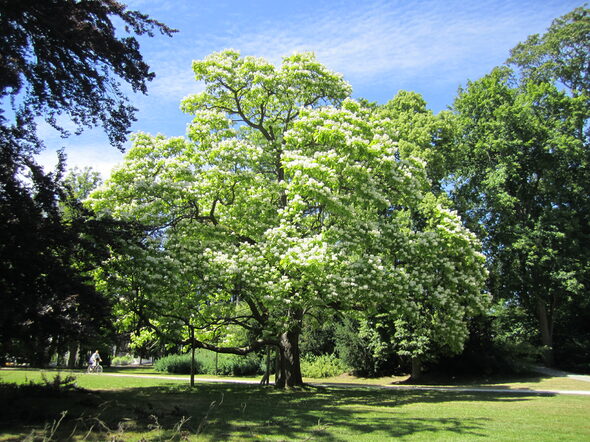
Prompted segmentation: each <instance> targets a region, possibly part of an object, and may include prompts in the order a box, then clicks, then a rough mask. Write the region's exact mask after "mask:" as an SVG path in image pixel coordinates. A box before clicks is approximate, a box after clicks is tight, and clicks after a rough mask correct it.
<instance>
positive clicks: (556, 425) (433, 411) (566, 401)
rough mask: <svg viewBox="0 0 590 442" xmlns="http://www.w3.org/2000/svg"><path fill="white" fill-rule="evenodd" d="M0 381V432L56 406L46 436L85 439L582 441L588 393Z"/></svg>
mask: <svg viewBox="0 0 590 442" xmlns="http://www.w3.org/2000/svg"><path fill="white" fill-rule="evenodd" d="M126 373H129V371H126ZM144 374H151V373H144ZM54 375H55V373H51V374H49V373H48V374H46V378H48V379H51V378H52V377H53V376H54ZM62 376H64V374H62ZM0 381H1V382H3V383H4V384H3V385H2V391H1V392H2V396H3V400H2V402H1V405H0V407H1V408H0V440H22V439H24V438H25V437H27V436H28V435H30V434H32V433H33V434H36V435H37V436H38V437H41V435H42V434H45V435H47V433H48V432H50V428H47V429H46V430H44V425H45V424H49V425H51V423H52V422H54V421H57V420H58V419H59V418H60V416H61V413H62V412H63V411H67V414H66V415H65V417H64V418H63V420H62V422H61V423H60V425H59V428H58V429H57V430H56V433H55V435H54V439H56V440H63V439H67V438H68V437H69V436H70V435H71V433H72V432H73V431H74V430H75V435H76V436H75V437H74V439H76V438H77V439H78V440H81V439H82V438H83V437H84V436H85V435H86V434H87V433H88V431H89V430H90V429H91V428H92V430H93V431H92V432H91V433H90V435H89V440H109V439H114V438H119V439H120V440H140V439H142V438H144V439H146V440H165V439H166V438H171V437H172V438H174V439H180V438H183V437H186V438H188V439H189V440H206V441H209V440H211V441H213V440H244V439H251V438H254V439H262V440H318V439H319V440H329V441H347V440H356V439H359V440H371V441H374V440H391V439H392V438H401V439H408V440H432V439H436V440H444V439H447V440H458V439H459V440H460V439H470V440H472V439H479V438H491V439H493V440H514V439H524V440H589V439H590V421H589V420H588V418H587V417H588V415H589V414H590V397H578V396H557V395H536V394H514V393H466V392H440V391H409V390H395V389H375V388H371V387H356V386H355V387H352V388H351V387H348V388H346V387H337V386H336V387H334V386H329V387H306V388H304V389H299V390H293V391H277V390H275V389H273V388H272V387H270V388H269V387H266V388H264V387H260V386H258V385H237V384H205V383H199V384H197V386H196V388H195V389H192V390H191V389H190V388H188V386H187V385H186V382H184V381H174V380H168V379H150V378H128V377H125V378H117V377H110V376H108V377H107V376H101V375H82V374H80V375H78V376H77V378H76V385H77V386H78V387H80V388H82V389H72V388H63V391H51V392H50V394H48V393H47V392H45V393H43V390H42V389H39V388H37V389H35V388H33V389H30V388H29V389H28V387H27V383H28V382H29V381H35V382H43V381H42V377H41V373H40V372H38V371H34V370H25V371H23V370H0ZM529 381H530V379H529ZM357 382H358V380H357ZM578 382H579V381H578ZM7 383H13V384H12V386H10V385H9V384H7ZM539 383H540V382H537V384H539ZM509 385H512V384H509ZM589 385H590V384H589ZM519 388H520V387H519ZM580 389H581V388H580ZM187 418H188V419H189V420H188V421H186V422H184V424H183V425H182V427H181V428H180V429H176V430H175V428H174V427H175V425H176V426H178V424H179V423H180V422H183V420H186V419H187Z"/></svg>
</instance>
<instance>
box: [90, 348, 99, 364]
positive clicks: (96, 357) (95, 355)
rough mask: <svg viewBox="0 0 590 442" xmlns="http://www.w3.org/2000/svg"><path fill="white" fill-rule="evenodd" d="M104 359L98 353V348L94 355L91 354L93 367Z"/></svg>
mask: <svg viewBox="0 0 590 442" xmlns="http://www.w3.org/2000/svg"><path fill="white" fill-rule="evenodd" d="M100 361H102V359H101V358H100V355H99V354H98V350H96V351H95V352H94V353H92V356H90V361H89V362H90V365H91V366H92V367H96V366H97V365H98V363H99V362H100Z"/></svg>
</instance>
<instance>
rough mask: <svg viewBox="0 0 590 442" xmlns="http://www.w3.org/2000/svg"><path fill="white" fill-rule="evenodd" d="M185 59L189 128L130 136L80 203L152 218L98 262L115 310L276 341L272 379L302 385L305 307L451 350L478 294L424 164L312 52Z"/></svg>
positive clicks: (245, 341) (470, 257) (474, 268)
mask: <svg viewBox="0 0 590 442" xmlns="http://www.w3.org/2000/svg"><path fill="white" fill-rule="evenodd" d="M193 69H194V71H195V74H196V78H197V80H200V81H203V82H204V83H205V90H204V91H203V92H202V93H200V94H197V95H193V96H190V97H188V98H186V99H185V100H184V101H183V104H182V107H183V109H184V110H185V111H186V112H189V113H191V114H192V115H194V120H193V123H192V124H191V125H190V127H189V129H188V136H187V137H186V138H172V139H166V138H164V137H162V136H155V137H154V136H150V135H146V134H138V135H136V137H135V143H134V146H133V148H132V149H131V150H130V151H129V153H128V155H127V156H126V158H125V161H124V163H123V165H122V166H121V167H119V168H118V169H117V170H115V171H114V172H113V174H112V176H111V179H110V180H109V181H108V182H107V183H106V184H105V186H103V188H102V189H100V190H99V191H97V192H96V193H94V195H93V196H92V198H91V202H92V204H93V205H94V206H95V207H96V208H97V209H101V210H105V211H109V212H110V213H112V214H113V215H115V216H117V217H121V218H124V219H129V218H131V219H140V220H141V221H143V222H144V223H146V224H149V225H151V226H153V229H154V230H153V231H154V234H153V235H152V238H151V240H150V243H151V244H153V245H154V246H152V247H147V246H146V248H145V249H142V250H141V251H138V252H137V256H134V255H133V254H130V256H121V257H119V258H118V259H113V260H112V261H111V262H109V263H105V267H104V271H103V274H102V279H103V281H105V284H106V285H107V286H110V287H112V289H113V291H114V292H116V293H117V295H118V296H119V299H120V301H121V305H125V306H126V308H127V309H128V310H129V312H131V314H132V316H136V317H140V319H141V320H142V321H143V323H144V324H145V325H146V326H151V327H152V328H153V329H154V330H159V331H158V333H162V330H167V332H168V333H170V332H172V331H173V330H174V327H176V328H177V329H178V328H179V327H180V326H184V325H186V326H187V327H186V330H190V333H189V335H186V334H185V337H186V338H188V339H187V340H186V342H191V343H192V344H193V345H196V346H197V347H203V348H208V349H212V350H215V351H220V352H230V353H237V354H244V353H247V352H250V351H254V350H256V349H258V348H261V347H262V346H265V345H273V346H275V347H276V348H277V353H278V364H277V367H278V370H277V379H276V385H277V386H296V385H300V384H301V383H302V379H301V372H300V368H299V347H298V342H299V335H300V332H301V327H302V324H303V318H304V316H305V315H306V314H310V313H313V312H314V311H318V310H321V309H340V310H356V311H366V312H370V311H373V310H375V309H377V308H379V309H381V310H382V309H383V307H384V306H385V307H387V311H388V312H390V313H389V314H390V316H391V318H393V320H394V322H395V327H396V339H397V340H398V343H399V349H400V351H403V352H406V353H407V354H410V355H413V356H418V355H420V354H423V353H425V352H427V351H429V349H431V348H432V346H433V345H437V346H438V347H441V346H442V347H446V348H448V349H449V350H450V351H458V350H460V349H461V348H462V345H463V342H464V340H465V338H466V336H467V327H466V319H467V318H468V317H469V316H471V315H473V314H476V313H478V312H480V311H482V309H483V307H484V305H485V302H486V300H487V297H486V296H485V295H484V294H482V285H483V281H484V279H485V270H484V268H483V261H484V258H483V256H482V255H481V254H480V253H479V252H478V249H479V244H478V243H477V241H476V239H475V237H474V236H473V235H472V234H471V233H470V232H469V231H467V230H466V229H464V228H463V227H462V226H461V222H460V219H459V218H458V217H457V216H456V215H455V214H454V213H453V212H451V211H449V210H447V209H445V208H444V207H443V205H442V204H440V202H439V201H438V200H437V198H436V197H435V196H433V195H432V194H430V193H429V191H428V189H429V188H430V186H429V183H428V181H427V179H426V174H425V165H424V163H423V161H421V160H419V159H415V158H412V157H410V156H408V157H404V156H402V155H400V152H399V151H398V149H397V146H396V144H395V143H394V142H393V141H392V140H391V139H390V138H389V137H388V136H387V135H386V130H385V129H383V128H384V127H385V126H386V125H384V124H383V121H380V120H379V119H376V117H374V116H371V114H370V113H369V112H367V111H365V110H364V109H363V108H362V107H361V106H360V105H359V104H358V103H356V102H355V101H353V100H350V99H348V98H347V97H348V95H349V94H350V86H349V85H348V84H347V83H346V82H344V81H343V80H342V78H341V76H340V75H337V74H334V73H332V72H330V71H328V70H327V69H326V68H325V67H324V66H323V65H321V64H320V63H318V62H317V61H316V60H315V58H314V57H313V56H312V55H310V54H297V55H293V56H290V57H287V58H285V59H284V60H283V62H282V64H281V66H280V67H275V66H273V65H272V64H270V63H268V62H266V61H265V60H263V59H259V58H253V57H244V58H242V57H240V55H239V53H237V52H235V51H224V52H220V53H215V54H212V55H210V56H209V57H207V58H205V59H204V60H202V61H196V62H194V64H193ZM387 130H389V129H387ZM235 327H241V328H242V329H243V330H245V332H244V333H242V334H241V335H240V336H234V337H233V338H232V337H228V336H224V340H222V341H221V342H220V341H219V336H218V334H217V333H216V332H217V331H218V330H223V329H228V328H229V329H231V330H235ZM237 344H240V345H237Z"/></svg>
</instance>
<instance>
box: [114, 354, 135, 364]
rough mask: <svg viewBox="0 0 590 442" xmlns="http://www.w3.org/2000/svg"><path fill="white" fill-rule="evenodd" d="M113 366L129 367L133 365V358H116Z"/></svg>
mask: <svg viewBox="0 0 590 442" xmlns="http://www.w3.org/2000/svg"><path fill="white" fill-rule="evenodd" d="M112 363H113V365H129V364H132V363H133V356H131V355H125V356H115V357H114V358H113V361H112Z"/></svg>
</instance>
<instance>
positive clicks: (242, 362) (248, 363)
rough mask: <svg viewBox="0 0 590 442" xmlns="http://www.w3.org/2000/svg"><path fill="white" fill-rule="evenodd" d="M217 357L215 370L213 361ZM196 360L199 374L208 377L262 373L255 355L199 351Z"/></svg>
mask: <svg viewBox="0 0 590 442" xmlns="http://www.w3.org/2000/svg"><path fill="white" fill-rule="evenodd" d="M216 357H217V370H216V364H215V359H216ZM197 358H198V360H199V363H200V366H201V370H202V371H201V372H202V373H203V374H209V375H215V374H219V375H225V376H249V375H255V374H260V373H262V371H261V369H260V367H261V361H260V358H259V357H258V356H257V355H255V354H249V355H246V356H240V355H232V354H225V353H219V354H217V355H216V354H215V353H214V352H212V351H207V350H199V351H198V352H197Z"/></svg>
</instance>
